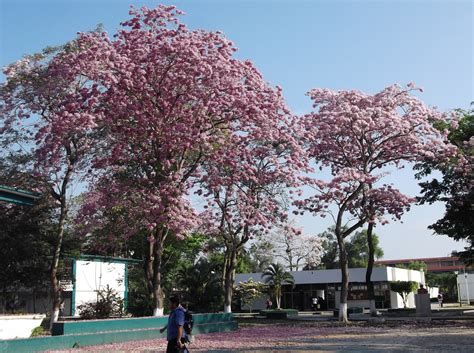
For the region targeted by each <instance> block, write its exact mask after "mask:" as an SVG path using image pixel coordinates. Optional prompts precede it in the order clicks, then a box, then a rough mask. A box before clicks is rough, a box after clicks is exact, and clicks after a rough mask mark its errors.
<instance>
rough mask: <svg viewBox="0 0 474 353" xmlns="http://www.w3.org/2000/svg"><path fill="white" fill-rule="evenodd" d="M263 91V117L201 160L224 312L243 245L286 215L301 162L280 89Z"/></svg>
mask: <svg viewBox="0 0 474 353" xmlns="http://www.w3.org/2000/svg"><path fill="white" fill-rule="evenodd" d="M262 93H263V92H262ZM267 95H268V97H267V98H268V101H267V103H270V102H271V104H267V103H265V104H264V105H263V106H262V107H261V108H260V109H262V112H265V113H264V114H263V116H262V117H261V118H258V117H257V118H256V119H254V120H253V122H252V123H251V124H249V123H250V121H251V120H250V119H249V120H246V121H245V122H244V123H243V124H241V125H240V127H239V129H237V130H238V131H237V132H236V133H234V134H233V135H231V136H229V139H228V142H227V144H225V145H222V146H221V148H220V150H219V153H218V154H217V155H216V156H215V158H213V159H212V160H210V161H209V163H206V164H205V165H204V170H205V172H206V173H205V174H204V176H203V177H202V180H201V187H202V189H199V190H198V191H197V193H198V194H204V197H205V198H206V199H207V205H206V206H205V207H206V208H207V210H206V211H205V212H204V214H203V219H204V220H205V222H204V223H203V227H204V229H205V230H206V231H207V232H208V234H210V235H212V236H215V237H216V238H217V239H219V240H221V241H222V243H223V245H224V249H225V254H224V271H223V274H222V282H223V288H224V311H225V312H230V311H231V301H232V291H233V285H234V279H235V269H236V265H237V260H238V258H239V257H240V256H241V255H242V250H243V249H244V247H245V245H246V244H247V243H248V241H249V240H250V239H252V238H254V237H256V236H259V235H261V234H262V233H268V232H269V231H270V230H271V229H273V228H274V227H275V225H277V224H281V223H282V222H284V221H285V220H286V218H287V212H286V210H287V207H288V198H287V195H286V189H287V188H288V187H294V186H295V185H297V184H298V178H297V175H298V172H299V171H300V168H301V167H302V166H303V160H304V157H303V155H302V149H301V146H300V144H299V141H297V140H296V139H295V138H294V137H295V136H296V135H297V134H296V132H295V131H294V127H295V124H293V121H292V119H291V118H290V115H289V114H288V111H287V109H286V108H285V106H284V104H283V100H282V99H281V96H280V95H279V91H274V90H270V89H268V91H267ZM260 109H257V111H260ZM249 118H250V116H249ZM250 125H252V126H250Z"/></svg>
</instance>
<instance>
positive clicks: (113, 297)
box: [77, 285, 124, 319]
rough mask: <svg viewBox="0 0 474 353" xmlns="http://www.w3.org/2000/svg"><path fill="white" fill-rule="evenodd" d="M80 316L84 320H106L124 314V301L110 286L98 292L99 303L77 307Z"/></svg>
mask: <svg viewBox="0 0 474 353" xmlns="http://www.w3.org/2000/svg"><path fill="white" fill-rule="evenodd" d="M77 309H78V311H79V315H80V316H81V317H82V318H84V319H105V318H108V317H111V316H120V317H122V316H123V314H124V306H123V299H122V298H121V297H120V296H119V295H118V294H117V292H116V291H115V290H114V289H112V288H110V287H109V286H108V285H107V287H106V288H105V289H103V290H100V291H97V301H95V302H88V303H84V304H81V305H79V306H78V307H77Z"/></svg>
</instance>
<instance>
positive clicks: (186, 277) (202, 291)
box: [177, 258, 223, 312]
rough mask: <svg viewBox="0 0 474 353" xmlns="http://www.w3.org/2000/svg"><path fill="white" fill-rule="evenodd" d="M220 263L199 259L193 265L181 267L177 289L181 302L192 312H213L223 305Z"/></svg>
mask: <svg viewBox="0 0 474 353" xmlns="http://www.w3.org/2000/svg"><path fill="white" fill-rule="evenodd" d="M220 266H221V263H216V262H213V261H212V260H209V259H206V258H200V259H199V260H198V261H197V262H196V263H195V264H194V265H192V266H189V267H182V268H181V271H180V273H179V276H178V278H177V287H178V288H179V289H180V291H181V292H182V293H183V294H182V298H183V302H184V303H186V305H187V308H188V309H190V310H191V311H193V312H213V311H217V310H219V308H220V307H221V306H222V305H223V296H222V283H221V278H220V272H219V271H218V269H219V268H220Z"/></svg>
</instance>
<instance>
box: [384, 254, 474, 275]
mask: <svg viewBox="0 0 474 353" xmlns="http://www.w3.org/2000/svg"><path fill="white" fill-rule="evenodd" d="M411 262H424V263H425V264H426V266H427V268H426V272H432V273H441V272H454V271H463V270H464V269H465V267H466V265H465V264H464V262H463V261H461V260H460V259H459V257H458V256H456V255H454V254H453V255H451V256H445V257H423V258H416V259H398V260H379V261H375V265H376V266H400V265H402V266H408V265H409V264H410V263H411Z"/></svg>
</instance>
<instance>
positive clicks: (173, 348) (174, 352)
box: [166, 338, 189, 353]
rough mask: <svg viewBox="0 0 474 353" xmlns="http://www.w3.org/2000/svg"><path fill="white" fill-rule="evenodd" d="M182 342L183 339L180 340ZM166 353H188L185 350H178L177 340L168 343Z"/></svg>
mask: <svg viewBox="0 0 474 353" xmlns="http://www.w3.org/2000/svg"><path fill="white" fill-rule="evenodd" d="M183 341H184V339H183V338H181V342H183ZM183 343H184V342H183ZM166 353H189V351H188V349H187V348H184V349H180V348H178V339H177V338H173V339H172V340H170V341H168V346H167V347H166Z"/></svg>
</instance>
